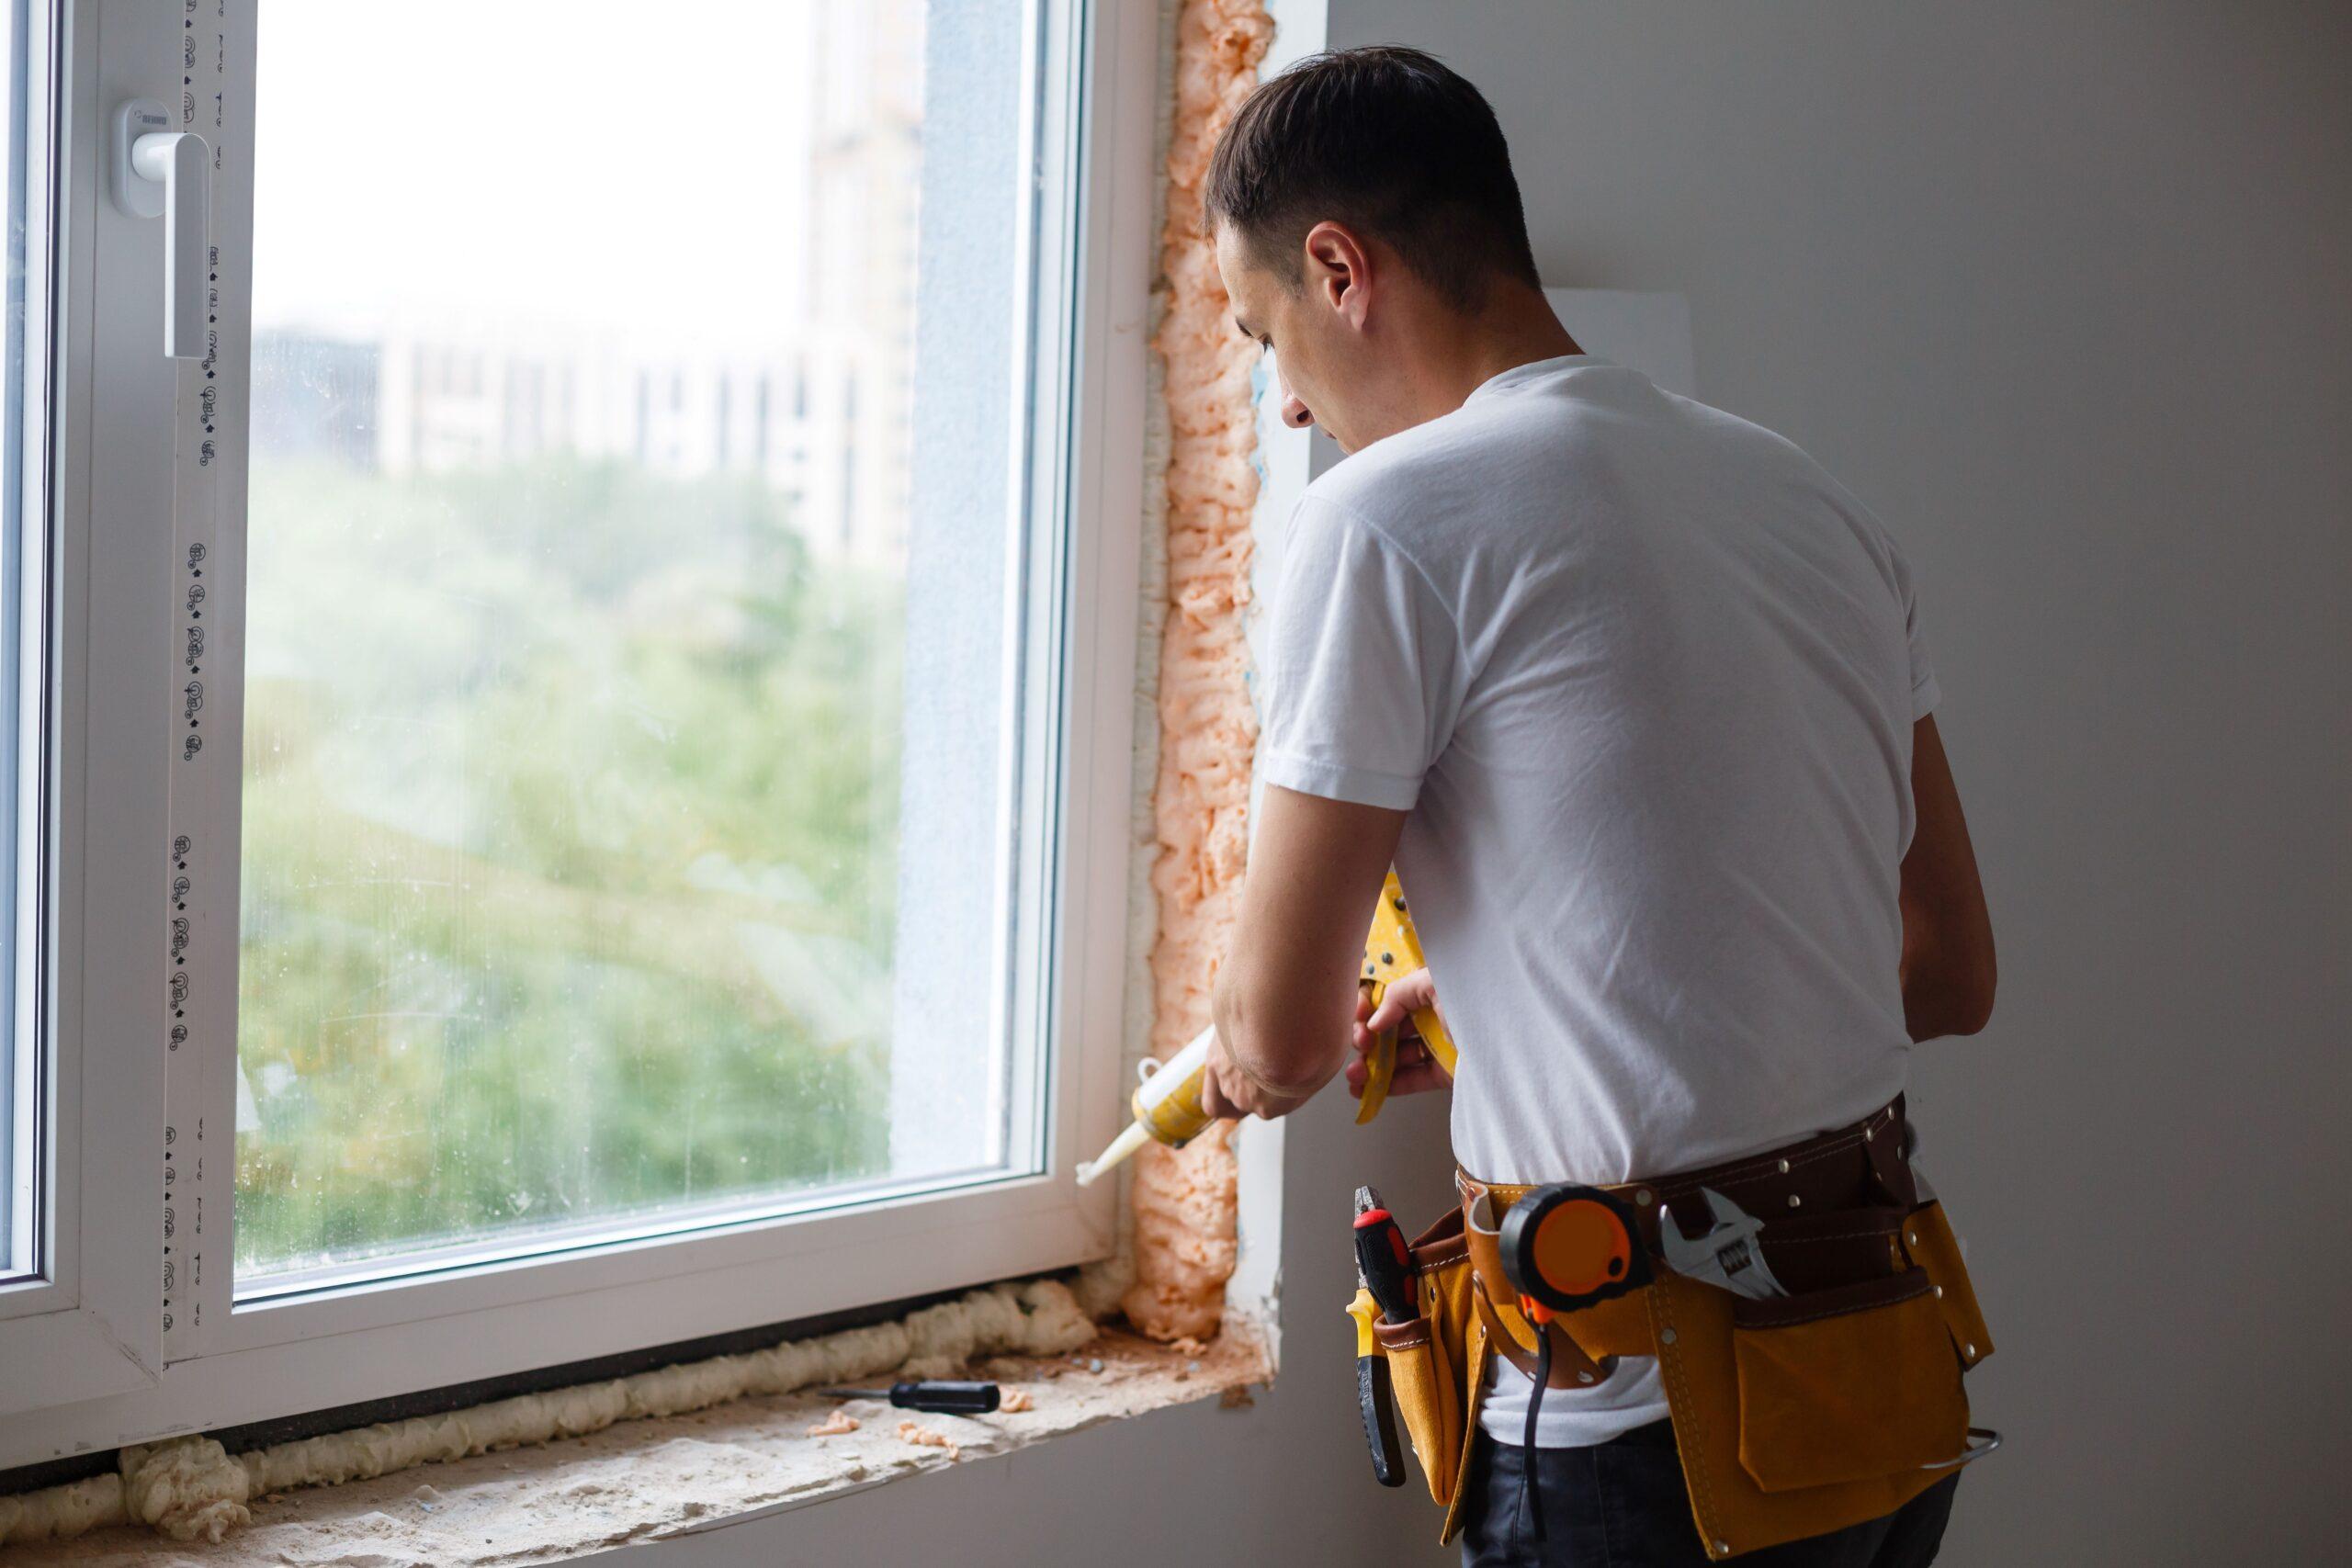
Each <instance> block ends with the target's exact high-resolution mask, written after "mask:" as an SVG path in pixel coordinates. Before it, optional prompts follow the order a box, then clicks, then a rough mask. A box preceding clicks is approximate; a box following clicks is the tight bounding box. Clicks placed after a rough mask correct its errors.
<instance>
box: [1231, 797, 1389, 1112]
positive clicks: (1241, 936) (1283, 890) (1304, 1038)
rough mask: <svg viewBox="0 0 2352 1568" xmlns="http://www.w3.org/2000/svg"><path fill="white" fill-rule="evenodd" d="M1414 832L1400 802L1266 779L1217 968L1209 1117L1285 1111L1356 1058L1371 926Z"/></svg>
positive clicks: (1301, 1100)
mask: <svg viewBox="0 0 2352 1568" xmlns="http://www.w3.org/2000/svg"><path fill="white" fill-rule="evenodd" d="M1404 829H1405V813H1403V812H1402V811H1391V810H1387V809H1385V808H1384V807H1377V806H1358V805H1355V804H1353V803H1352V802H1349V801H1343V800H1326V799H1323V798H1322V797H1320V796H1318V795H1301V794H1299V793H1297V792H1296V791H1295V790H1288V789H1283V788H1282V787H1280V786H1279V785H1270V786H1269V787H1268V788H1267V790H1266V792H1265V796H1264V799H1263V801H1262V802H1261V807H1260V810H1259V819H1258V831H1257V835H1256V837H1255V838H1254V840H1252V841H1251V843H1250V873H1249V875H1248V876H1247V878H1245V879H1244V881H1243V883H1242V886H1241V924H1240V928H1239V930H1238V931H1236V932H1235V933H1234V940H1233V946H1232V948H1231V950H1230V951H1229V952H1228V953H1227V955H1226V960H1225V964H1224V967H1223V968H1221V969H1219V970H1218V971H1217V977H1216V1032H1217V1043H1216V1046H1214V1047H1212V1048H1211V1050H1210V1053H1209V1073H1208V1077H1207V1078H1206V1079H1205V1080H1204V1084H1203V1093H1202V1100H1203V1102H1204V1104H1205V1105H1206V1106H1207V1108H1208V1110H1209V1112H1210V1114H1212V1115H1216V1116H1233V1115H1246V1114H1250V1113H1251V1112H1255V1113H1257V1114H1259V1115H1261V1116H1280V1115H1283V1114H1284V1113H1285V1112H1287V1111H1290V1110H1292V1109H1293V1108H1295V1106H1297V1105H1299V1104H1300V1103H1302V1102H1303V1101H1304V1100H1306V1098H1307V1097H1308V1096H1309V1095H1312V1094H1313V1093H1314V1092H1315V1091H1316V1090H1317V1089H1320V1088H1322V1087H1323V1085H1324V1084H1325V1083H1326V1082H1327V1081H1328V1080H1329V1078H1330V1077H1331V1075H1332V1074H1334V1073H1336V1072H1338V1071H1339V1070H1340V1066H1341V1064H1342V1063H1344V1062H1345V1061H1346V1060H1347V1058H1348V1056H1349V1055H1350V1042H1351V1035H1352V1033H1353V1025H1354V1023H1355V1020H1356V979H1357V975H1358V972H1359V969H1360V967H1361V965H1362V963H1363V933H1364V929H1365V927H1366V926H1367V925H1368V924H1369V923H1370V921H1371V919H1372V910H1373V904H1374V900H1375V899H1377V898H1378V897H1380V885H1381V881H1382V879H1383V878H1384V877H1385V876H1386V875H1387V874H1388V863H1389V861H1390V859H1391V858H1392V857H1393V856H1394V855H1395V854H1396V852H1397V836H1398V835H1399V834H1400V833H1402V832H1403V831H1404Z"/></svg>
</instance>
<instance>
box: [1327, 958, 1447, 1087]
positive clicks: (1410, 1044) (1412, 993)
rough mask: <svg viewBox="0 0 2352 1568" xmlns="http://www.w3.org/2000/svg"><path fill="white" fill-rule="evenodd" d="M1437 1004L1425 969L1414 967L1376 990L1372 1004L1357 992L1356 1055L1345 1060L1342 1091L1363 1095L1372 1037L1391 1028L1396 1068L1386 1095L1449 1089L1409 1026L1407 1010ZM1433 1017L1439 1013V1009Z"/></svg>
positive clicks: (1410, 1015) (1411, 1011)
mask: <svg viewBox="0 0 2352 1568" xmlns="http://www.w3.org/2000/svg"><path fill="white" fill-rule="evenodd" d="M1436 1006H1437V987H1436V986H1435V984H1433V983H1432V982H1431V981H1430V972H1429V971H1428V970H1426V969H1416V970H1414V971H1413V972H1412V973H1411V974H1409V975H1405V976H1398V977H1397V979H1396V980H1395V981H1393V982H1391V983H1390V985H1389V987H1388V988H1387V989H1386V990H1385V991H1383V992H1382V993H1381V995H1380V1006H1379V1007H1378V1008H1377V1009H1375V1008H1374V1007H1373V1005H1372V1004H1371V1003H1370V1002H1369V1001H1366V1000H1364V999H1363V998H1361V997H1360V998H1357V1000H1356V1031H1355V1047H1356V1054H1355V1055H1354V1056H1353V1057H1351V1059H1350V1060H1349V1062H1348V1067H1347V1073H1348V1092H1349V1093H1350V1094H1352V1095H1354V1096H1355V1097H1356V1098H1357V1099H1358V1100H1362V1099H1363V1086H1364V1083H1365V1080H1366V1079H1368V1078H1370V1077H1372V1046H1373V1041H1374V1037H1375V1036H1377V1035H1378V1034H1379V1033H1380V1032H1382V1031H1384V1030H1389V1029H1394V1030H1397V1032H1398V1033H1397V1072H1396V1075H1395V1076H1394V1077H1391V1078H1390V1079H1389V1080H1388V1092H1389V1093H1391V1094H1421V1093H1425V1092H1426V1091H1428V1090H1430V1089H1452V1088H1453V1078H1452V1077H1450V1076H1448V1074H1447V1073H1446V1070H1445V1068H1444V1067H1443V1066H1440V1065H1439V1063H1438V1059H1437V1058H1436V1057H1435V1056H1432V1055H1430V1048H1429V1047H1428V1046H1427V1045H1425V1044H1423V1043H1422V1042H1421V1036H1420V1033H1419V1031H1418V1030H1416V1029H1415V1028H1414V1027H1413V1014H1415V1013H1417V1012H1419V1011H1421V1010H1423V1009H1425V1008H1427V1009H1435V1008H1436ZM1439 1016H1441V1017H1442V1016H1443V1015H1442V1014H1440V1015H1439Z"/></svg>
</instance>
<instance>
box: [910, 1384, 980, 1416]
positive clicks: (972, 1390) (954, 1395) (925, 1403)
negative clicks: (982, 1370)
mask: <svg viewBox="0 0 2352 1568" xmlns="http://www.w3.org/2000/svg"><path fill="white" fill-rule="evenodd" d="M1002 1398H1003V1395H1002V1393H1000V1392H999V1390H998V1388H997V1386H996V1384H994V1383H992V1382H945V1381H942V1380H939V1379H925V1380H924V1381H923V1382H894V1383H892V1384H891V1385H890V1403H891V1404H895V1405H897V1406H898V1407H899V1409H901V1410H923V1411H928V1412H930V1413H931V1414H932V1415H933V1416H986V1415H987V1414H988V1413H989V1411H991V1410H994V1409H995V1408H996V1407H997V1405H998V1404H999V1403H1000V1402H1001V1400H1002Z"/></svg>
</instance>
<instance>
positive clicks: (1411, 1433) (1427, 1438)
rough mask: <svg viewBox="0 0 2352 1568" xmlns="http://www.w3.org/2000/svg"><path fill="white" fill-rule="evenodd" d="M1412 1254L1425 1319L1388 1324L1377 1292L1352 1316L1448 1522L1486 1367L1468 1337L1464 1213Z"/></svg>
mask: <svg viewBox="0 0 2352 1568" xmlns="http://www.w3.org/2000/svg"><path fill="white" fill-rule="evenodd" d="M1410 1250H1411V1253H1412V1258H1413V1277H1414V1280H1415V1284H1416V1288H1417V1292H1418V1295H1419V1302H1420V1306H1421V1315H1420V1316H1419V1317H1417V1318H1415V1319H1413V1320H1412V1321H1411V1322H1409V1323H1382V1322H1380V1321H1379V1314H1378V1309H1377V1308H1375V1307H1374V1305H1373V1301H1372V1294H1371V1292H1368V1291H1362V1290H1359V1291H1358V1292H1356V1299H1355V1300H1354V1302H1353V1303H1351V1304H1350V1305H1349V1307H1348V1314H1349V1315H1350V1316H1351V1317H1353V1318H1354V1319H1355V1320H1356V1345H1357V1351H1358V1353H1359V1354H1366V1353H1370V1354H1377V1355H1380V1356H1383V1357H1385V1358H1386V1359H1387V1361H1388V1381H1389V1388H1390V1390H1391V1393H1393V1395H1394V1397H1395V1399H1396V1401H1397V1421H1398V1422H1399V1423H1400V1424H1401V1425H1402V1426H1403V1427H1404V1428H1405V1440H1406V1442H1407V1443H1408V1444H1409V1445H1410V1446H1411V1448H1412V1450H1413V1458H1414V1459H1415V1460H1416V1461H1418V1462H1419V1465H1420V1467H1421V1478H1422V1479H1423V1481H1425V1482H1426V1483H1428V1485H1429V1489H1430V1501H1432V1502H1434V1503H1436V1504H1437V1505H1438V1506H1441V1507H1444V1508H1446V1509H1447V1510H1448V1516H1449V1517H1451V1514H1452V1509H1453V1503H1454V1501H1455V1498H1456V1496H1457V1495H1458V1494H1459V1492H1460V1490H1461V1485H1462V1477H1463V1472H1464V1471H1465V1470H1466V1469H1467V1468H1468V1460H1469V1445H1468V1444H1467V1443H1466V1442H1465V1441H1464V1433H1465V1431H1466V1430H1467V1423H1468V1420H1469V1416H1470V1413H1471V1410H1472V1408H1473V1406H1474V1404H1475V1401H1474V1400H1473V1399H1470V1398H1467V1397H1465V1391H1475V1390H1476V1388H1477V1386H1478V1385H1479V1384H1480V1383H1482V1382H1484V1381H1485V1378H1486V1364H1485V1362H1484V1361H1483V1359H1478V1358H1477V1356H1476V1348H1474V1346H1473V1344H1472V1341H1471V1336H1470V1335H1469V1333H1468V1332H1467V1328H1468V1325H1469V1324H1470V1321H1471V1314H1472V1311H1473V1309H1472V1306H1471V1291H1472V1289H1473V1288H1474V1287H1473V1283H1472V1280H1473V1276H1472V1272H1471V1267H1470V1251H1469V1248H1468V1247H1466V1246H1465V1245H1464V1241H1463V1236H1462V1213H1461V1211H1460V1210H1458V1209H1457V1210H1455V1211H1453V1213H1449V1214H1448V1215H1447V1216H1446V1217H1445V1218H1444V1219H1443V1220H1442V1221H1440V1222H1439V1223H1438V1224H1436V1225H1434V1226H1432V1227H1431V1228H1430V1230H1429V1231H1428V1232H1427V1233H1426V1234H1424V1235H1422V1236H1421V1237H1420V1239H1419V1240H1418V1241H1415V1242H1414V1243H1413V1244H1412V1247H1411V1248H1410Z"/></svg>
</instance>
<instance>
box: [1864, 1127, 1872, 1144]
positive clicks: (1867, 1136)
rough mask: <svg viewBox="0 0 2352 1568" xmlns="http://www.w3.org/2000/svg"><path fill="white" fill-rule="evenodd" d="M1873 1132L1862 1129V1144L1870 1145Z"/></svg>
mask: <svg viewBox="0 0 2352 1568" xmlns="http://www.w3.org/2000/svg"><path fill="white" fill-rule="evenodd" d="M1870 1141H1871V1130H1870V1129H1869V1128H1868V1127H1865V1128H1863V1129H1862V1142H1864V1143H1866V1144H1867V1143H1869V1142H1870Z"/></svg>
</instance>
